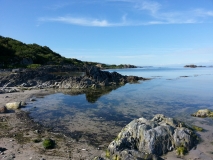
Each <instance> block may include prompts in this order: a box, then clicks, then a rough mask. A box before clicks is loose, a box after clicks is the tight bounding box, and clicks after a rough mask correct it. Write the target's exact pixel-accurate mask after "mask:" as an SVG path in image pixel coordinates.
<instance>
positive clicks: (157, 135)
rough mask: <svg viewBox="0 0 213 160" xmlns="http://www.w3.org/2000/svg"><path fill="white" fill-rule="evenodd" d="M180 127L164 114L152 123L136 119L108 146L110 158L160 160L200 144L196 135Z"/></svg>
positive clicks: (143, 119)
mask: <svg viewBox="0 0 213 160" xmlns="http://www.w3.org/2000/svg"><path fill="white" fill-rule="evenodd" d="M180 124H181V122H178V121H175V120H174V119H173V118H167V117H165V116H164V115H162V114H158V115H156V116H155V117H154V118H153V119H152V120H147V119H145V118H139V119H135V120H133V121H132V122H130V123H129V124H128V125H127V126H125V127H124V128H123V129H122V130H121V132H120V133H119V134H118V136H117V138H116V139H115V140H114V141H112V142H111V143H110V144H109V146H108V152H109V155H110V159H113V158H115V157H116V156H117V158H118V157H119V158H121V159H128V160H129V159H130V160H131V159H137V158H141V159H158V158H159V156H161V155H163V154H166V153H167V152H169V151H172V150H174V149H176V148H178V147H184V148H186V150H190V149H191V148H192V147H194V146H195V145H196V144H197V139H196V138H197V136H196V135H195V134H194V132H193V131H192V130H190V129H188V128H186V127H182V126H181V125H180Z"/></svg>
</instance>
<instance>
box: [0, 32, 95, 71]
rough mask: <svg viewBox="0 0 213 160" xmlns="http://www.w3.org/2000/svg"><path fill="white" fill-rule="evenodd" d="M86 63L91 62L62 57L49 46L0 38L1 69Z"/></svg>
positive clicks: (80, 64)
mask: <svg viewBox="0 0 213 160" xmlns="http://www.w3.org/2000/svg"><path fill="white" fill-rule="evenodd" d="M85 63H89V62H82V61H80V60H77V59H72V58H65V57H62V56H61V55H60V54H58V53H56V52H54V51H52V50H51V49H50V48H49V47H47V46H40V45H38V44H35V43H34V44H25V43H22V42H20V41H17V40H14V39H12V38H7V37H2V36H0V67H1V68H14V67H27V66H29V65H32V64H34V65H48V64H54V65H60V64H73V65H77V66H83V65H84V64H85ZM96 64H97V63H96Z"/></svg>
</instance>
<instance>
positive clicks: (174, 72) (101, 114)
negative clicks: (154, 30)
mask: <svg viewBox="0 0 213 160" xmlns="http://www.w3.org/2000/svg"><path fill="white" fill-rule="evenodd" d="M109 71H110V72H112V71H116V72H119V73H121V74H122V75H135V76H142V77H146V78H152V79H151V80H147V81H140V82H139V83H135V84H126V85H124V86H121V87H118V88H108V89H105V90H89V91H76V90H74V91H73V90H64V91H60V92H59V91H56V93H55V94H51V95H47V96H45V97H44V98H37V101H36V102H34V103H31V104H28V106H27V108H26V109H28V110H30V112H31V114H30V115H31V116H32V117H33V118H34V120H35V121H38V122H40V123H42V124H44V125H48V126H51V127H53V129H54V130H55V131H59V132H60V131H66V132H67V133H71V134H70V135H71V136H72V135H73V134H72V133H78V135H79V134H81V135H84V136H86V138H88V139H89V138H91V136H90V135H93V134H96V135H99V137H100V139H97V138H96V141H95V142H94V139H91V142H93V143H94V145H99V144H101V143H103V142H104V141H106V144H107V143H108V142H110V141H111V140H112V139H113V137H115V135H116V134H117V133H118V132H119V131H120V129H121V128H122V127H124V126H125V125H126V124H128V123H129V122H130V121H131V120H133V119H135V118H139V117H142V116H143V117H145V118H152V117H153V116H154V115H155V114H159V113H161V114H164V115H166V116H170V117H174V118H178V119H180V120H183V121H190V117H191V116H190V115H191V114H192V113H194V112H195V111H197V110H198V109H202V108H208V109H213V85H212V83H213V68H210V67H209V68H208V67H206V68H183V67H182V68H155V67H147V68H136V69H117V70H109ZM75 135H76V134H75ZM75 138H76V137H75ZM77 138H81V136H80V137H77ZM106 139H107V140H106Z"/></svg>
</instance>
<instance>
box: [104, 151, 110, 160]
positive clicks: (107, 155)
mask: <svg viewBox="0 0 213 160" xmlns="http://www.w3.org/2000/svg"><path fill="white" fill-rule="evenodd" d="M105 156H106V158H110V152H109V150H108V149H107V150H106V155H105Z"/></svg>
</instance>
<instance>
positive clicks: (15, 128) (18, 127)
mask: <svg viewBox="0 0 213 160" xmlns="http://www.w3.org/2000/svg"><path fill="white" fill-rule="evenodd" d="M51 93H52V92H51V90H47V89H39V90H25V91H24V92H14V93H4V94H0V105H1V106H3V105H5V104H6V103H8V102H14V101H23V102H26V103H33V102H30V98H33V97H36V96H38V95H47V94H51ZM6 97H7V98H6ZM192 118H193V119H194V121H195V123H194V125H197V126H199V127H202V128H204V130H205V131H204V132H197V134H198V135H200V137H201V139H202V141H201V142H200V143H199V144H198V145H197V147H195V148H193V149H192V150H191V151H190V152H189V153H188V154H186V155H185V156H184V157H183V158H177V156H176V154H175V151H172V152H169V153H168V154H166V155H163V156H162V158H163V159H172V160H175V159H191V160H196V159H201V160H212V159H213V154H212V152H213V145H212V141H213V133H212V132H213V127H212V126H209V125H206V124H205V119H202V118H197V117H192ZM0 120H1V121H0V123H1V125H2V124H5V126H6V125H7V127H6V128H5V130H4V129H3V131H1V132H0V133H1V137H0V148H2V149H6V150H5V151H4V152H3V154H0V158H1V159H4V158H9V157H10V158H12V157H15V158H14V159H17V160H24V159H53V160H56V159H62V160H63V159H93V158H94V157H96V156H100V155H102V156H104V154H105V150H104V148H96V147H94V146H91V145H88V144H87V142H86V140H80V141H76V140H75V139H72V138H70V137H66V136H65V135H61V134H56V133H53V132H51V130H50V129H49V128H46V127H44V126H41V125H39V124H38V123H36V122H34V121H33V120H32V119H31V118H30V116H29V115H28V113H27V112H25V111H22V110H20V109H18V110H16V111H15V112H14V113H12V112H11V113H1V114H0ZM5 122H7V124H6V123H5ZM36 127H37V128H36ZM37 130H38V131H39V133H36V132H37ZM2 133H3V134H5V135H2ZM37 137H40V138H41V139H44V138H45V137H51V138H52V139H54V140H55V141H56V143H57V146H56V148H55V149H52V150H45V149H43V147H42V143H41V142H40V143H34V142H33V141H32V140H33V139H35V138H37ZM19 138H20V139H21V141H20V139H19ZM23 138H24V139H25V140H26V141H25V140H24V139H23ZM211 140H212V141H211Z"/></svg>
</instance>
